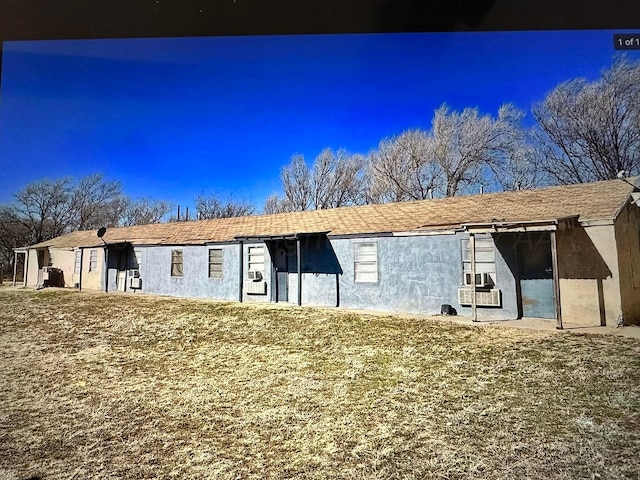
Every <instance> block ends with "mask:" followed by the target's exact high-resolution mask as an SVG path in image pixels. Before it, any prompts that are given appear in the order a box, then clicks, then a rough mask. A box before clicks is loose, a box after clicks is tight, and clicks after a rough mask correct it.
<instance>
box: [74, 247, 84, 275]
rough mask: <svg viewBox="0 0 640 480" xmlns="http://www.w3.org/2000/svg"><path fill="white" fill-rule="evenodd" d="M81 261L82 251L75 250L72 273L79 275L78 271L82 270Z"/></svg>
mask: <svg viewBox="0 0 640 480" xmlns="http://www.w3.org/2000/svg"><path fill="white" fill-rule="evenodd" d="M81 259H82V250H76V258H75V261H74V262H73V273H76V274H78V273H80V269H81V268H82V263H81Z"/></svg>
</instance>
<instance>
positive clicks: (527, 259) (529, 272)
mask: <svg viewBox="0 0 640 480" xmlns="http://www.w3.org/2000/svg"><path fill="white" fill-rule="evenodd" d="M518 274H519V287H520V288H519V290H520V295H519V303H520V305H519V307H520V308H519V310H520V312H521V316H522V317H535V318H556V315H555V307H554V301H553V266H552V257H551V239H550V236H549V232H539V233H529V234H528V235H527V239H526V241H521V242H519V243H518Z"/></svg>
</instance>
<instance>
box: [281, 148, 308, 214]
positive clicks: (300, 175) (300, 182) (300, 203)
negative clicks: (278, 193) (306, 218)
mask: <svg viewBox="0 0 640 480" xmlns="http://www.w3.org/2000/svg"><path fill="white" fill-rule="evenodd" d="M280 180H281V181H282V189H283V190H284V198H283V199H282V200H281V202H280V206H281V208H282V209H283V211H288V212H298V211H302V210H310V209H311V205H312V203H313V193H312V185H311V182H312V180H311V171H310V170H309V167H308V166H307V164H306V162H305V160H304V157H303V156H302V155H294V156H293V157H292V158H291V163H289V165H287V166H286V167H284V168H283V169H282V172H281V173H280Z"/></svg>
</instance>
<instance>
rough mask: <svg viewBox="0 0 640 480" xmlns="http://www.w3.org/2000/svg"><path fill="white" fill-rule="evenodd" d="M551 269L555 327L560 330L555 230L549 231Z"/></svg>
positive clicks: (560, 314) (561, 327)
mask: <svg viewBox="0 0 640 480" xmlns="http://www.w3.org/2000/svg"><path fill="white" fill-rule="evenodd" d="M550 236H551V270H552V272H553V304H554V309H555V312H556V328H557V329H558V330H562V329H563V328H564V327H563V325H562V309H561V308H560V278H559V276H558V241H557V238H556V232H555V231H551V232H550Z"/></svg>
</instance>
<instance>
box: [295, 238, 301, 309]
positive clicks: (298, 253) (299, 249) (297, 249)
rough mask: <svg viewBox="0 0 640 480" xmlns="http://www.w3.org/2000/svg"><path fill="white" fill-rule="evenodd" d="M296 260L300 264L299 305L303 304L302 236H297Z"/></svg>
mask: <svg viewBox="0 0 640 480" xmlns="http://www.w3.org/2000/svg"><path fill="white" fill-rule="evenodd" d="M296 262H297V266H298V306H300V305H302V248H301V246H300V237H297V238H296Z"/></svg>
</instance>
